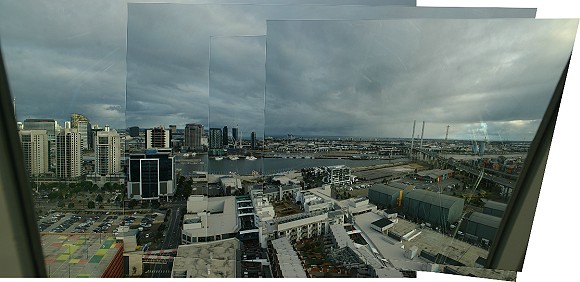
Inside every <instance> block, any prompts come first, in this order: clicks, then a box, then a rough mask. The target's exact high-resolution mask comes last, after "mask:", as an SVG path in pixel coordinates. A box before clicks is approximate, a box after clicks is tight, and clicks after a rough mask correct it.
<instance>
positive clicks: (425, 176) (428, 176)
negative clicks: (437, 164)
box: [415, 169, 453, 182]
mask: <svg viewBox="0 0 580 282" xmlns="http://www.w3.org/2000/svg"><path fill="white" fill-rule="evenodd" d="M452 175H453V170H450V169H432V170H424V171H419V172H417V173H416V175H415V177H417V179H419V180H426V181H435V182H441V181H443V180H446V179H449V178H451V176H452Z"/></svg>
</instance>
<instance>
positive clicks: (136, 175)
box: [127, 150, 175, 200]
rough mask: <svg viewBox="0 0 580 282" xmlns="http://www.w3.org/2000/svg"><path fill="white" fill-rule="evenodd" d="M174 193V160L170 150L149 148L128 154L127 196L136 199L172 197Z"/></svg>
mask: <svg viewBox="0 0 580 282" xmlns="http://www.w3.org/2000/svg"><path fill="white" fill-rule="evenodd" d="M174 193H175V162H174V159H173V156H171V155H170V152H159V151H157V150H149V151H147V152H146V153H145V154H132V155H130V156H129V175H128V182H127V196H128V198H129V199H136V200H155V199H159V198H160V197H172V196H173V194H174Z"/></svg>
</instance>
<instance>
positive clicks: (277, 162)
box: [176, 155, 400, 175]
mask: <svg viewBox="0 0 580 282" xmlns="http://www.w3.org/2000/svg"><path fill="white" fill-rule="evenodd" d="M191 160H192V162H190V163H184V162H176V168H178V169H181V175H190V174H191V173H192V172H194V171H208V172H209V173H211V174H224V175H225V174H230V173H237V174H240V175H250V174H252V172H254V171H255V172H259V173H260V174H274V173H279V172H285V171H290V170H299V169H302V168H307V167H318V166H332V165H346V166H349V167H357V166H368V165H376V164H388V163H392V162H398V161H400V160H349V159H306V158H304V159H303V158H260V159H257V160H246V159H243V158H240V159H239V160H230V159H228V158H227V157H226V158H224V159H223V160H215V159H213V158H209V159H208V157H207V155H201V156H196V157H195V158H194V159H191ZM195 162H198V163H195Z"/></svg>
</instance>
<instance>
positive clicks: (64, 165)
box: [56, 128, 82, 179]
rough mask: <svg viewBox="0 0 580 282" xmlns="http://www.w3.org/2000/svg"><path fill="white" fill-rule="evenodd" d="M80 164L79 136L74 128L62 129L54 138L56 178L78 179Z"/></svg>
mask: <svg viewBox="0 0 580 282" xmlns="http://www.w3.org/2000/svg"><path fill="white" fill-rule="evenodd" d="M81 164H82V159H81V134H80V133H79V131H78V129H76V128H65V129H62V130H61V131H60V132H59V133H58V135H57V136H56V176H57V177H59V178H61V179H69V178H76V177H80V176H81Z"/></svg>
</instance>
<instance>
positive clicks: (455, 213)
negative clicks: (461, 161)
mask: <svg viewBox="0 0 580 282" xmlns="http://www.w3.org/2000/svg"><path fill="white" fill-rule="evenodd" d="M464 205H465V200H464V199H462V198H457V197H453V196H449V195H444V194H439V193H436V192H431V191H425V190H411V191H407V193H405V195H404V196H403V214H405V216H407V217H410V218H412V219H415V220H419V221H425V222H427V223H430V224H431V225H434V226H442V227H447V226H449V225H451V224H453V223H455V222H457V221H458V220H459V219H460V218H461V216H462V213H463V207H464Z"/></svg>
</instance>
